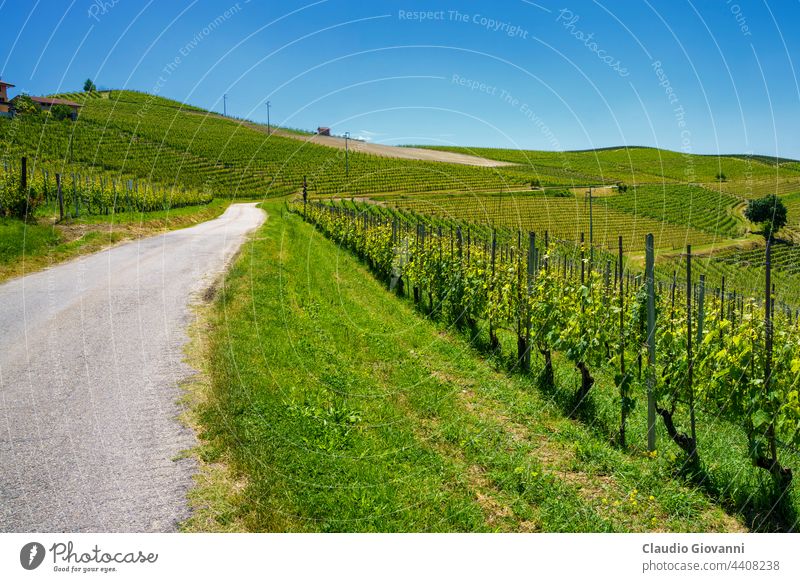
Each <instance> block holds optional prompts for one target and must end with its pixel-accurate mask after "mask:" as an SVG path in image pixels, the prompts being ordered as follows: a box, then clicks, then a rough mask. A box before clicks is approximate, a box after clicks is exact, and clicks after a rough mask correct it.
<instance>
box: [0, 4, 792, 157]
mask: <svg viewBox="0 0 800 582" xmlns="http://www.w3.org/2000/svg"><path fill="white" fill-rule="evenodd" d="M418 11H429V12H431V13H430V14H427V15H426V16H427V18H426V19H424V20H422V19H420V18H419V17H418V16H419V15H416V14H414V13H415V12H418ZM0 22H2V23H3V27H2V28H3V35H2V38H1V39H0V49H1V50H0V58H2V63H1V64H0V67H1V68H0V74H1V75H2V77H3V79H4V80H6V81H8V82H11V83H15V84H16V85H17V90H19V91H26V92H29V93H31V94H47V93H54V92H64V91H73V90H78V89H80V88H81V86H82V84H83V81H84V79H86V78H87V77H91V78H92V79H94V80H95V82H96V83H97V85H98V86H99V87H107V88H130V89H137V90H142V91H151V92H153V91H155V92H158V93H159V94H161V95H163V96H166V97H171V98H174V99H178V100H181V101H186V102H188V103H192V104H196V105H199V106H202V107H206V108H209V109H214V110H219V111H221V110H222V107H223V104H222V95H223V93H227V95H228V112H229V113H231V114H234V115H238V116H242V117H249V118H252V119H256V120H265V119H266V109H265V107H264V103H265V100H266V99H269V100H270V101H271V103H272V109H271V118H272V120H273V122H277V123H280V124H284V125H288V126H293V127H301V128H316V127H317V126H318V125H327V126H330V127H331V128H332V129H333V130H334V132H337V133H342V132H344V131H350V132H351V134H352V135H354V136H361V137H364V138H369V139H372V140H374V141H378V142H384V143H428V144H456V145H467V146H496V147H519V148H530V149H580V148H590V147H603V146H612V145H620V144H627V145H654V146H655V145H657V146H660V147H666V148H670V149H674V150H682V149H684V150H686V151H692V152H696V153H733V152H736V153H741V152H754V153H761V154H769V155H775V154H777V155H780V156H786V157H793V158H800V115H798V114H799V113H800V88H799V86H798V76H800V75H798V73H797V72H796V71H795V68H794V67H795V66H800V50H799V49H800V36H799V35H797V33H796V27H797V23H798V22H800V3H798V1H797V0H785V1H777V0H766V1H750V0H736V1H733V0H731V1H727V0H708V1H699V0H697V1H695V2H687V1H684V0H669V1H666V0H660V1H655V0H642V1H641V2H640V1H616V0H615V1H604V2H591V1H582V2H572V3H568V2H561V3H552V2H549V1H546V0H542V1H537V2H528V1H524V0H503V1H495V2H487V1H483V2H469V1H463V0H459V1H457V2H456V1H451V2H449V3H448V2H416V1H402V2H394V1H374V2H355V1H346V0H327V1H325V0H322V1H317V2H310V3H305V2H293V1H286V0H284V1H281V2H274V1H269V2H265V1H256V0H253V1H247V0H239V2H238V3H237V2H235V1H233V0H230V1H229V0H222V1H214V2H212V1H204V0H199V1H194V2H192V1H186V2H178V1H169V2H166V1H158V2H156V1H150V2H147V1H134V0H106V1H105V2H103V1H102V0H96V1H95V0H24V1H23V0H0ZM659 63H660V66H658V65H659Z"/></svg>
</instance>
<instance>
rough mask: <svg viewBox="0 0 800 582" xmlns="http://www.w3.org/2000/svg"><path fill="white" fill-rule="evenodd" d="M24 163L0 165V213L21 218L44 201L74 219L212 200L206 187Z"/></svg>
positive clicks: (145, 210) (161, 208) (182, 205)
mask: <svg viewBox="0 0 800 582" xmlns="http://www.w3.org/2000/svg"><path fill="white" fill-rule="evenodd" d="M24 164H25V167H24V169H23V167H22V165H23V162H20V165H19V166H16V167H15V165H14V164H9V163H8V162H5V163H4V164H3V166H2V167H0V216H2V215H12V216H17V217H24V216H25V215H26V213H30V214H33V213H35V211H36V208H37V207H38V206H40V205H42V204H44V205H50V206H52V207H54V208H56V209H57V211H58V212H60V214H61V218H77V217H79V216H81V215H86V214H88V215H92V214H106V215H107V214H109V213H112V214H113V213H122V212H152V211H155V210H169V209H174V208H181V207H184V206H192V205H198V204H208V203H209V202H211V200H212V199H213V195H212V193H211V192H210V191H206V192H202V191H194V190H191V189H189V190H187V189H186V188H175V187H173V188H169V187H167V186H163V185H159V184H151V183H146V182H145V183H140V182H139V181H138V180H135V179H133V178H129V179H125V178H124V177H121V176H119V175H108V174H105V173H101V174H99V175H98V174H97V173H93V174H92V175H91V176H89V175H83V174H81V173H80V171H81V170H82V169H83V168H81V167H80V166H66V165H62V166H61V168H58V169H60V170H61V171H62V172H64V173H59V172H56V171H53V169H54V166H52V165H47V166H46V167H47V168H49V169H44V168H38V169H37V168H35V167H34V168H31V169H29V168H28V166H27V159H26V160H25V162H24Z"/></svg>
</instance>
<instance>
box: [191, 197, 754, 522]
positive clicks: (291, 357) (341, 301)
mask: <svg viewBox="0 0 800 582" xmlns="http://www.w3.org/2000/svg"><path fill="white" fill-rule="evenodd" d="M266 209H267V211H268V212H269V214H270V218H269V219H268V220H267V222H266V224H265V225H264V226H263V227H262V228H261V230H260V231H259V232H258V233H257V235H256V237H254V239H253V241H252V243H251V244H248V245H246V246H245V248H244V250H243V253H242V255H241V256H240V258H239V259H238V261H237V262H236V263H235V265H234V267H233V268H232V270H231V272H230V273H229V275H228V276H227V278H226V280H225V282H224V285H222V286H221V288H220V290H219V293H218V297H217V299H216V300H215V302H214V305H213V306H212V307H211V309H210V310H209V312H208V319H207V322H206V324H207V325H208V326H209V330H210V334H209V336H208V344H206V347H205V349H204V350H203V351H204V353H205V355H206V361H205V363H204V369H205V370H206V374H207V376H206V382H205V383H204V384H201V387H200V388H198V390H199V392H200V393H199V394H198V392H197V391H195V392H194V396H193V400H194V401H195V403H196V408H195V416H194V418H195V419H196V423H197V426H198V428H199V433H200V437H201V439H202V441H203V444H202V446H200V447H199V448H198V450H197V451H195V453H196V454H197V455H198V456H199V457H200V458H201V459H202V461H203V463H204V469H203V471H201V473H200V476H199V477H198V487H197V488H196V489H195V491H194V492H193V494H192V502H193V504H194V506H195V517H194V518H192V519H191V520H189V521H188V522H187V523H186V524H184V529H186V530H188V531H197V530H222V531H229V530H231V529H235V530H249V531H654V530H655V531H731V530H741V529H743V526H742V524H741V522H740V521H739V520H737V519H735V518H732V517H730V516H728V515H727V514H725V513H724V512H723V511H722V510H721V509H719V508H718V507H717V506H716V505H715V504H714V503H713V502H712V501H711V500H710V498H709V496H708V495H707V494H706V493H705V492H704V491H703V490H701V489H700V488H698V487H695V486H691V485H688V484H686V483H684V482H683V481H682V480H680V479H676V478H674V477H673V469H672V465H671V464H670V463H669V462H668V461H665V460H663V459H659V458H656V459H653V458H650V457H647V456H646V455H644V454H639V453H638V452H636V451H635V450H634V452H632V453H627V452H621V451H619V450H617V449H615V448H614V447H613V446H611V445H610V444H609V441H608V438H607V437H606V435H604V434H602V431H598V430H595V429H594V428H593V427H591V426H587V425H585V424H583V423H580V422H576V421H571V420H567V419H566V418H565V417H564V415H563V413H562V410H561V408H560V406H559V403H558V399H557V398H554V397H553V395H551V394H543V393H542V392H540V391H539V390H538V389H536V387H535V385H534V384H535V381H534V380H533V379H532V378H530V377H526V376H521V375H513V374H506V373H503V372H502V371H500V370H502V369H503V367H502V366H499V365H498V363H497V362H495V361H491V360H487V359H485V358H483V357H482V356H481V355H480V353H479V352H478V351H476V349H475V348H474V347H473V345H471V343H470V342H469V341H467V340H466V339H465V338H464V337H463V336H461V335H460V334H458V333H455V332H451V331H450V330H448V329H446V328H444V327H443V326H440V325H438V324H436V323H434V322H431V321H428V320H426V319H424V318H423V317H421V316H420V315H419V314H417V313H416V312H415V311H414V310H413V308H412V306H411V305H410V304H409V302H408V301H406V300H403V299H400V298H398V297H396V296H394V295H392V294H391V293H389V292H387V291H386V290H385V289H384V288H383V286H382V285H381V284H380V283H378V282H377V281H376V280H375V279H374V278H373V277H372V276H371V275H370V273H369V272H368V271H367V269H366V268H365V267H364V266H363V265H362V264H360V263H359V262H358V261H357V260H356V259H354V258H353V257H352V256H351V255H350V254H349V253H347V252H345V251H342V250H340V249H338V248H337V247H336V245H334V244H332V243H331V242H330V241H328V240H327V239H325V238H323V237H322V236H321V235H320V234H319V233H317V232H316V231H315V230H314V229H313V228H312V227H311V226H309V225H307V224H304V223H303V222H302V220H301V219H300V218H299V217H297V216H292V215H284V214H283V209H282V208H281V206H280V205H279V204H276V203H271V204H269V205H267V206H266ZM556 379H557V383H559V384H564V385H572V384H574V382H575V377H574V376H573V374H572V372H571V370H569V369H568V368H566V367H565V366H562V367H561V368H560V370H559V371H558V374H557V378H556ZM229 489H230V490H232V491H233V492H232V493H230V494H228V493H226V491H228V490H229Z"/></svg>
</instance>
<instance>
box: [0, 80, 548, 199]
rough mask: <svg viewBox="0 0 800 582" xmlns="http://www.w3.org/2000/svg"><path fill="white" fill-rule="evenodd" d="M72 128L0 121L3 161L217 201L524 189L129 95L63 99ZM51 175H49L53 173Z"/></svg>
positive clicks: (513, 181)
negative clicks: (76, 113) (204, 192)
mask: <svg viewBox="0 0 800 582" xmlns="http://www.w3.org/2000/svg"><path fill="white" fill-rule="evenodd" d="M62 96H63V97H68V98H70V99H72V100H74V101H76V102H79V103H81V104H82V105H83V108H82V110H81V114H80V117H79V119H78V121H77V122H75V123H71V122H53V121H51V120H49V119H47V118H45V119H34V118H24V117H22V116H18V117H17V118H15V119H14V120H13V121H12V120H8V119H3V120H0V145H1V146H2V149H3V152H4V154H5V158H6V159H7V160H10V161H11V162H14V161H15V160H18V158H19V157H20V156H22V155H27V156H28V157H29V158H30V159H31V163H32V165H33V166H35V167H38V168H50V167H52V168H59V169H60V171H62V172H63V173H69V172H70V171H79V172H81V173H93V174H94V173H98V172H99V173H106V174H111V175H112V176H113V175H119V176H120V177H122V176H125V177H129V176H137V177H141V178H143V179H144V178H146V179H148V180H150V181H154V182H158V183H165V184H177V185H184V186H187V187H195V188H198V189H200V188H202V189H209V188H210V189H211V190H212V191H213V192H214V194H215V195H217V196H220V195H221V196H233V197H263V196H273V195H282V194H285V193H287V192H291V191H298V190H299V189H300V187H301V185H302V182H303V178H304V177H307V181H308V185H309V191H310V192H311V193H312V194H362V193H371V192H387V191H400V192H428V191H454V190H455V191H471V190H491V189H504V188H510V187H515V188H520V187H525V186H526V185H528V184H529V183H530V181H531V180H532V179H534V177H535V176H534V175H533V173H532V172H530V171H529V170H528V169H525V168H523V169H521V170H520V169H516V168H511V169H509V170H503V171H499V170H497V169H491V168H477V167H469V166H463V165H457V164H441V163H437V162H423V161H412V160H397V159H392V158H386V157H377V156H373V155H368V154H363V153H357V152H350V153H349V155H348V156H347V159H345V153H344V152H343V151H341V150H339V149H335V148H330V147H324V146H321V145H316V144H311V143H303V142H298V141H297V140H295V139H290V138H287V137H281V136H279V135H275V134H272V135H269V136H267V135H266V133H265V132H263V131H259V130H258V129H256V128H253V127H250V126H249V125H250V124H244V123H240V122H238V121H236V120H232V119H227V118H223V117H222V116H220V115H218V114H215V113H214V114H212V113H209V112H206V111H203V110H202V109H199V108H196V107H190V106H186V105H183V104H181V103H179V102H176V101H172V100H168V99H164V98H162V97H157V96H153V95H148V94H146V93H139V92H134V91H109V92H95V93H91V94H87V93H69V94H64V95H62ZM54 171H57V170H54Z"/></svg>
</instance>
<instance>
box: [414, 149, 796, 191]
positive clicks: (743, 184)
mask: <svg viewBox="0 0 800 582" xmlns="http://www.w3.org/2000/svg"><path fill="white" fill-rule="evenodd" d="M423 147H431V149H440V150H445V151H453V152H459V153H465V154H472V155H479V156H482V157H485V158H489V159H493V160H502V161H506V162H512V163H515V164H520V165H521V166H528V167H530V168H532V169H542V170H543V171H546V169H548V168H559V169H561V170H562V171H565V172H567V173H568V174H571V173H573V172H577V173H578V174H579V175H580V176H581V177H582V178H584V179H585V178H592V181H593V183H595V184H599V183H607V182H624V183H626V184H643V183H652V182H656V183H665V182H667V183H669V182H680V183H687V182H691V183H703V184H717V185H719V184H722V187H723V189H724V190H725V191H727V192H731V193H734V194H736V195H739V196H742V197H753V196H760V195H762V194H761V189H759V188H758V187H756V186H755V185H761V188H765V187H766V188H772V189H774V188H775V186H776V184H786V186H784V188H789V186H788V185H789V184H795V190H796V189H797V185H800V169H798V166H797V163H796V162H794V161H782V162H780V163H776V161H775V160H774V159H772V160H771V159H770V158H766V157H755V156H752V157H746V156H711V155H708V156H704V155H694V154H683V153H680V152H673V151H668V150H661V149H655V148H647V147H627V148H605V149H597V150H586V151H568V152H546V151H533V150H507V149H495V148H465V147H449V146H423ZM722 176H724V179H722V180H720V177H722ZM584 183H585V182H584ZM748 184H749V185H751V186H753V187H752V188H750V192H749V194H750V195H749V196H746V195H747V194H748Z"/></svg>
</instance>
